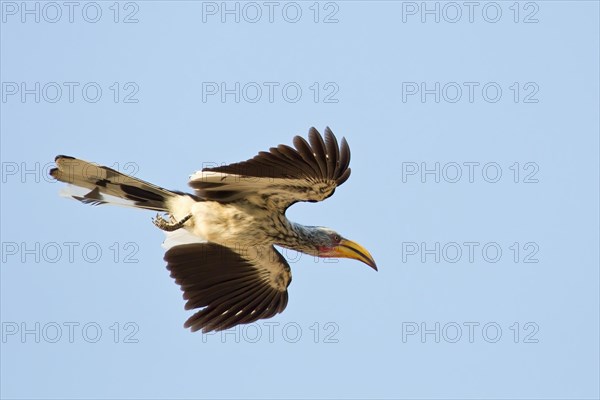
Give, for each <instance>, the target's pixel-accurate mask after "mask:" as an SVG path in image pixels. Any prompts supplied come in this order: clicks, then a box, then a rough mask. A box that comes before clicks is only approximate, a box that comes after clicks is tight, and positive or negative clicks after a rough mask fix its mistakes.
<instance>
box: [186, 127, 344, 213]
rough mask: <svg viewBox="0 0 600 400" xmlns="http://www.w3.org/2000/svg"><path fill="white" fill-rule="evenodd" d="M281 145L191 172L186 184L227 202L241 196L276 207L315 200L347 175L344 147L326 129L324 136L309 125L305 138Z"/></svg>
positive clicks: (327, 192) (325, 195)
mask: <svg viewBox="0 0 600 400" xmlns="http://www.w3.org/2000/svg"><path fill="white" fill-rule="evenodd" d="M294 146H295V148H292V147H290V146H286V145H283V144H282V145H279V146H277V147H272V148H271V149H269V151H268V152H266V151H261V152H260V153H258V155H256V156H255V157H254V158H252V159H250V160H247V161H243V162H239V163H235V164H230V165H225V166H222V167H216V168H204V169H203V170H202V171H199V172H196V173H195V174H194V175H192V176H191V178H190V182H189V185H190V186H191V187H192V188H194V189H195V190H196V194H197V195H198V196H200V197H202V198H205V199H208V200H215V201H219V202H231V201H236V200H239V199H241V198H244V199H246V200H248V201H252V202H255V203H257V204H260V205H265V203H266V205H267V206H271V207H274V208H277V209H280V210H281V211H283V210H285V209H286V208H287V207H289V206H290V205H291V204H293V203H295V202H297V201H321V200H324V199H326V198H327V197H329V196H331V195H332V194H333V192H334V191H335V188H336V187H337V186H339V185H341V184H342V183H344V182H345V181H346V180H347V179H348V177H349V176H350V168H348V165H349V164H350V148H349V147H348V143H347V142H346V139H344V138H342V141H341V145H338V141H337V139H336V137H335V135H334V134H333V133H332V132H331V130H330V129H329V128H325V139H323V137H322V136H321V134H320V133H319V132H318V131H317V130H316V129H315V128H310V131H309V133H308V142H307V141H306V140H305V139H304V138H302V137H300V136H296V137H295V138H294Z"/></svg>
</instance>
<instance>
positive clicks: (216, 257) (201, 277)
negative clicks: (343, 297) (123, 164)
mask: <svg viewBox="0 0 600 400" xmlns="http://www.w3.org/2000/svg"><path fill="white" fill-rule="evenodd" d="M308 139H309V141H308V142H307V141H306V140H305V139H303V138H302V137H300V136H296V137H295V138H294V146H295V149H294V148H292V147H290V146H286V145H279V146H277V147H273V148H271V149H270V150H269V151H268V152H260V153H259V154H258V155H257V156H255V157H254V158H252V159H250V160H248V161H244V162H240V163H236V164H231V165H226V166H222V167H216V168H205V169H203V170H202V171H198V172H196V173H195V174H193V175H192V176H191V177H190V181H189V185H190V186H191V187H192V188H193V189H194V190H195V194H187V193H182V192H177V191H171V190H166V189H163V188H161V187H159V186H155V185H153V184H150V183H148V182H145V181H142V180H140V179H137V178H133V177H131V176H128V175H125V174H122V173H120V172H117V171H115V170H114V169H111V168H108V167H103V166H98V165H95V164H91V163H88V162H86V161H83V160H79V159H76V158H73V157H68V156H58V157H56V165H57V167H58V168H54V169H52V170H51V171H50V175H52V176H53V177H54V178H56V179H57V180H59V181H62V182H66V183H69V184H72V186H69V187H67V188H66V191H65V194H66V195H68V196H70V197H73V198H75V199H77V200H79V201H81V202H83V203H88V204H105V203H109V204H121V205H129V206H133V207H138V208H143V209H148V210H156V211H160V212H165V213H167V214H168V216H169V220H167V219H164V218H162V217H161V216H160V215H157V216H156V218H155V219H154V220H153V222H154V224H155V225H156V226H157V227H159V228H160V229H162V230H164V231H165V232H166V234H167V239H166V240H165V242H164V246H165V247H166V248H167V249H168V250H167V252H166V254H165V260H166V261H167V268H168V269H169V271H171V276H172V277H173V278H175V282H177V283H178V284H179V285H180V286H181V289H182V290H183V292H184V293H183V297H184V299H186V300H187V303H186V305H185V308H186V309H188V310H189V309H197V308H201V310H200V311H198V312H196V313H195V314H194V315H193V316H191V317H190V318H189V319H188V320H187V321H186V323H185V325H184V326H185V327H186V328H187V327H189V328H191V330H192V331H197V330H199V329H202V330H203V331H204V332H209V331H212V330H223V329H228V328H231V327H233V326H236V325H238V324H246V323H251V322H254V321H256V320H258V319H262V318H270V317H272V316H274V315H275V314H277V313H280V312H282V311H283V310H284V309H285V307H286V305H287V301H288V294H287V287H288V285H289V284H290V282H291V280H292V275H291V272H290V267H289V264H288V263H287V262H286V260H285V259H284V258H283V256H282V255H281V254H280V253H279V252H278V251H277V250H276V249H275V247H274V245H278V246H282V247H285V248H290V249H294V250H297V251H300V252H302V253H306V254H311V255H315V256H319V257H346V258H353V259H356V260H359V261H362V262H364V263H365V264H367V265H369V266H370V267H372V268H373V269H375V270H377V267H376V265H375V261H374V260H373V258H372V257H371V255H370V254H369V252H368V251H367V250H366V249H364V248H363V247H362V246H360V245H359V244H357V243H355V242H352V241H350V240H348V239H345V238H343V237H342V236H341V235H340V234H338V233H336V232H334V231H333V230H331V229H328V228H323V227H316V226H303V225H300V224H297V223H294V222H291V221H289V220H288V219H287V218H286V217H285V211H286V209H287V208H288V207H289V206H290V205H292V204H294V203H295V202H297V201H310V202H315V201H321V200H324V199H326V198H327V197H329V196H331V195H332V194H333V192H334V191H335V188H336V187H337V186H339V185H341V184H342V183H344V182H345V181H346V179H348V177H349V176H350V168H348V165H349V163H350V148H349V147H348V143H347V142H346V140H345V139H342V141H341V145H338V142H337V139H336V138H335V136H334V135H333V133H332V132H331V130H330V129H329V128H326V129H325V139H324V140H323V137H322V136H321V134H320V133H319V132H318V131H317V130H316V129H314V128H311V129H310V131H309V134H308ZM81 188H83V190H82V189H81Z"/></svg>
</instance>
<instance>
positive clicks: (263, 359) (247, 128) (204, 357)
mask: <svg viewBox="0 0 600 400" xmlns="http://www.w3.org/2000/svg"><path fill="white" fill-rule="evenodd" d="M23 4H26V7H27V8H26V9H23ZM424 4H425V3H422V2H383V1H382V2H366V1H351V2H320V3H314V2H275V3H268V4H266V5H265V3H263V2H257V3H236V2H228V3H226V5H225V6H224V3H222V2H191V1H187V2H183V1H182V2H171V3H167V2H160V1H137V2H120V3H115V2H112V1H111V2H96V3H94V2H75V3H73V5H72V6H66V5H64V4H63V3H62V2H59V3H40V2H27V3H21V2H2V3H1V10H2V20H1V28H0V33H1V39H0V44H1V49H0V55H1V71H0V75H1V81H2V93H1V94H2V99H1V101H0V106H1V118H0V129H1V145H2V146H1V147H2V148H1V152H0V155H1V159H2V190H1V219H2V225H1V235H2V238H1V242H2V266H1V269H0V277H1V283H0V288H1V296H0V299H1V306H0V311H1V321H2V332H1V334H2V338H1V339H2V340H1V341H0V345H1V346H2V351H1V363H0V366H1V372H0V378H1V385H0V386H1V389H0V390H1V391H0V394H1V395H2V397H3V398H182V399H183V398H264V397H269V398H273V397H276V398H279V397H281V398H305V397H308V398H311V397H326V398H327V397H346V398H364V397H377V398H449V397H461V398H500V397H501V398H532V397H535V398H598V396H599V395H600V393H599V382H598V376H599V372H600V371H599V361H598V359H599V345H598V337H599V321H598V319H599V317H598V315H599V269H598V265H599V255H598V241H599V234H598V227H599V226H598V224H599V214H598V201H599V196H598V181H599V176H598V168H599V162H598V161H599V160H598V150H599V139H598V138H599V135H598V132H599V121H598V109H599V82H598V80H599V64H598V60H599V54H598V48H599V43H598V41H599V39H598V38H599V28H598V26H599V23H598V15H599V14H598V13H599V8H598V3H597V2H591V1H579V2H569V3H567V2H559V1H552V2H519V3H515V2H477V3H476V4H474V5H473V6H472V7H471V6H465V5H464V4H463V3H462V2H460V3H438V2H428V3H426V5H425V6H424ZM424 7H425V8H424ZM36 18H37V19H38V20H39V21H36ZM436 18H437V21H436ZM236 19H237V21H236ZM311 126H315V127H317V128H318V129H319V130H322V129H324V128H325V126H330V127H331V129H332V130H333V131H334V132H335V133H336V134H337V135H338V137H340V136H345V137H346V138H347V140H348V142H349V144H350V147H351V149H352V162H351V167H352V171H353V172H352V177H351V178H350V180H349V181H348V182H347V183H346V184H344V186H343V187H341V188H339V189H338V190H337V191H336V194H335V196H333V197H332V198H330V199H328V200H327V201H325V202H323V203H319V204H297V205H295V206H294V207H292V208H291V209H290V210H288V217H289V218H290V219H293V220H295V221H298V222H301V223H304V224H307V225H324V226H329V227H332V228H334V229H336V230H338V231H339V232H341V233H342V234H343V235H344V236H346V237H348V238H351V239H353V240H356V241H357V242H359V243H361V244H363V245H364V246H365V247H366V248H368V249H369V250H370V251H371V253H372V254H373V256H374V257H375V259H376V260H377V264H378V266H379V272H377V273H375V272H374V271H372V270H371V269H370V268H368V267H366V266H365V265H363V264H360V263H358V262H356V261H350V260H339V261H338V262H335V260H333V262H324V261H323V260H314V259H313V258H312V257H309V256H299V255H298V254H294V253H291V252H290V253H288V254H287V256H288V259H289V260H290V264H291V266H292V272H293V283H292V285H291V286H290V288H289V292H290V302H289V305H288V307H287V309H286V310H285V312H284V313H283V314H280V315H278V316H276V317H275V318H273V319H270V320H267V321H260V322H259V323H257V324H253V325H250V326H246V327H242V328H238V329H234V330H233V331H230V332H227V333H224V334H220V333H219V334H215V335H202V334H199V333H195V334H192V333H190V332H189V331H187V330H185V329H183V327H182V325H183V322H184V321H185V320H186V319H187V317H188V316H189V315H191V312H186V311H185V310H184V309H183V305H184V302H183V300H182V298H181V292H180V290H179V288H178V287H177V286H176V285H175V284H174V282H173V281H172V280H171V278H170V277H169V274H168V272H167V271H166V268H165V263H164V261H163V260H162V256H163V250H162V248H161V246H160V244H161V242H162V240H163V234H162V232H160V231H159V230H158V229H156V228H155V227H154V226H153V225H152V224H151V222H150V219H151V217H152V216H153V214H152V213H148V212H144V211H138V210H129V209H123V208H117V207H113V208H111V207H89V206H84V205H81V204H78V203H76V202H74V201H68V200H66V199H64V198H61V197H59V195H58V192H59V190H60V188H61V186H62V185H61V184H58V183H56V182H53V181H52V180H51V179H50V178H48V177H47V176H46V174H47V171H48V170H49V169H50V168H51V167H52V161H53V159H54V156H55V155H57V154H67V155H73V156H77V157H80V158H84V159H87V160H90V161H94V162H98V163H101V164H105V165H108V166H112V167H113V168H116V169H119V170H121V171H123V172H128V173H133V174H134V175H135V176H138V177H140V178H142V179H145V180H149V181H151V182H154V183H156V184H159V185H161V186H165V187H168V188H173V189H179V190H185V189H186V184H187V177H188V176H189V175H190V174H191V173H193V172H194V171H196V170H197V169H200V168H202V166H205V165H207V164H214V163H217V164H221V163H230V162H236V161H240V160H244V159H247V158H249V157H251V156H253V155H254V154H255V153H256V152H258V151H260V150H265V149H267V148H269V147H270V146H274V145H277V144H279V143H286V144H291V141H292V138H293V136H294V135H296V134H301V135H306V133H307V132H308V129H309V127H311Z"/></svg>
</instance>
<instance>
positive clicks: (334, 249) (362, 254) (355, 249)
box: [311, 227, 377, 271]
mask: <svg viewBox="0 0 600 400" xmlns="http://www.w3.org/2000/svg"><path fill="white" fill-rule="evenodd" d="M311 231H312V232H311V236H312V238H311V239H312V240H311V241H312V243H313V245H314V246H315V253H316V255H317V256H319V257H340V258H352V259H354V260H358V261H361V262H363V263H365V264H367V265H368V266H369V267H371V268H373V269H374V270H375V271H377V265H376V264H375V260H373V257H372V256H371V254H370V253H369V252H368V251H367V249H365V248H364V247H362V246H361V245H360V244H358V243H356V242H353V241H351V240H348V239H346V238H344V237H343V236H342V235H340V234H339V233H337V232H335V231H333V230H331V229H329V228H324V227H313V229H312V230H311Z"/></svg>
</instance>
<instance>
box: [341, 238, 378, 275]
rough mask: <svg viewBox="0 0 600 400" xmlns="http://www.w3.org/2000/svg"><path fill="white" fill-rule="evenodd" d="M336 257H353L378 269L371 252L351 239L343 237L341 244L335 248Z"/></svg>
mask: <svg viewBox="0 0 600 400" xmlns="http://www.w3.org/2000/svg"><path fill="white" fill-rule="evenodd" d="M333 255H334V257H343V258H352V259H354V260H358V261H361V262H364V263H365V264H367V265H368V266H369V267H371V268H373V269H374V270H375V271H377V265H376V264H375V260H373V256H371V253H369V252H368V251H367V249H365V248H364V247H362V246H361V245H360V244H358V243H356V242H353V241H351V240H346V239H342V241H341V242H340V244H339V246H336V247H334V248H333Z"/></svg>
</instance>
